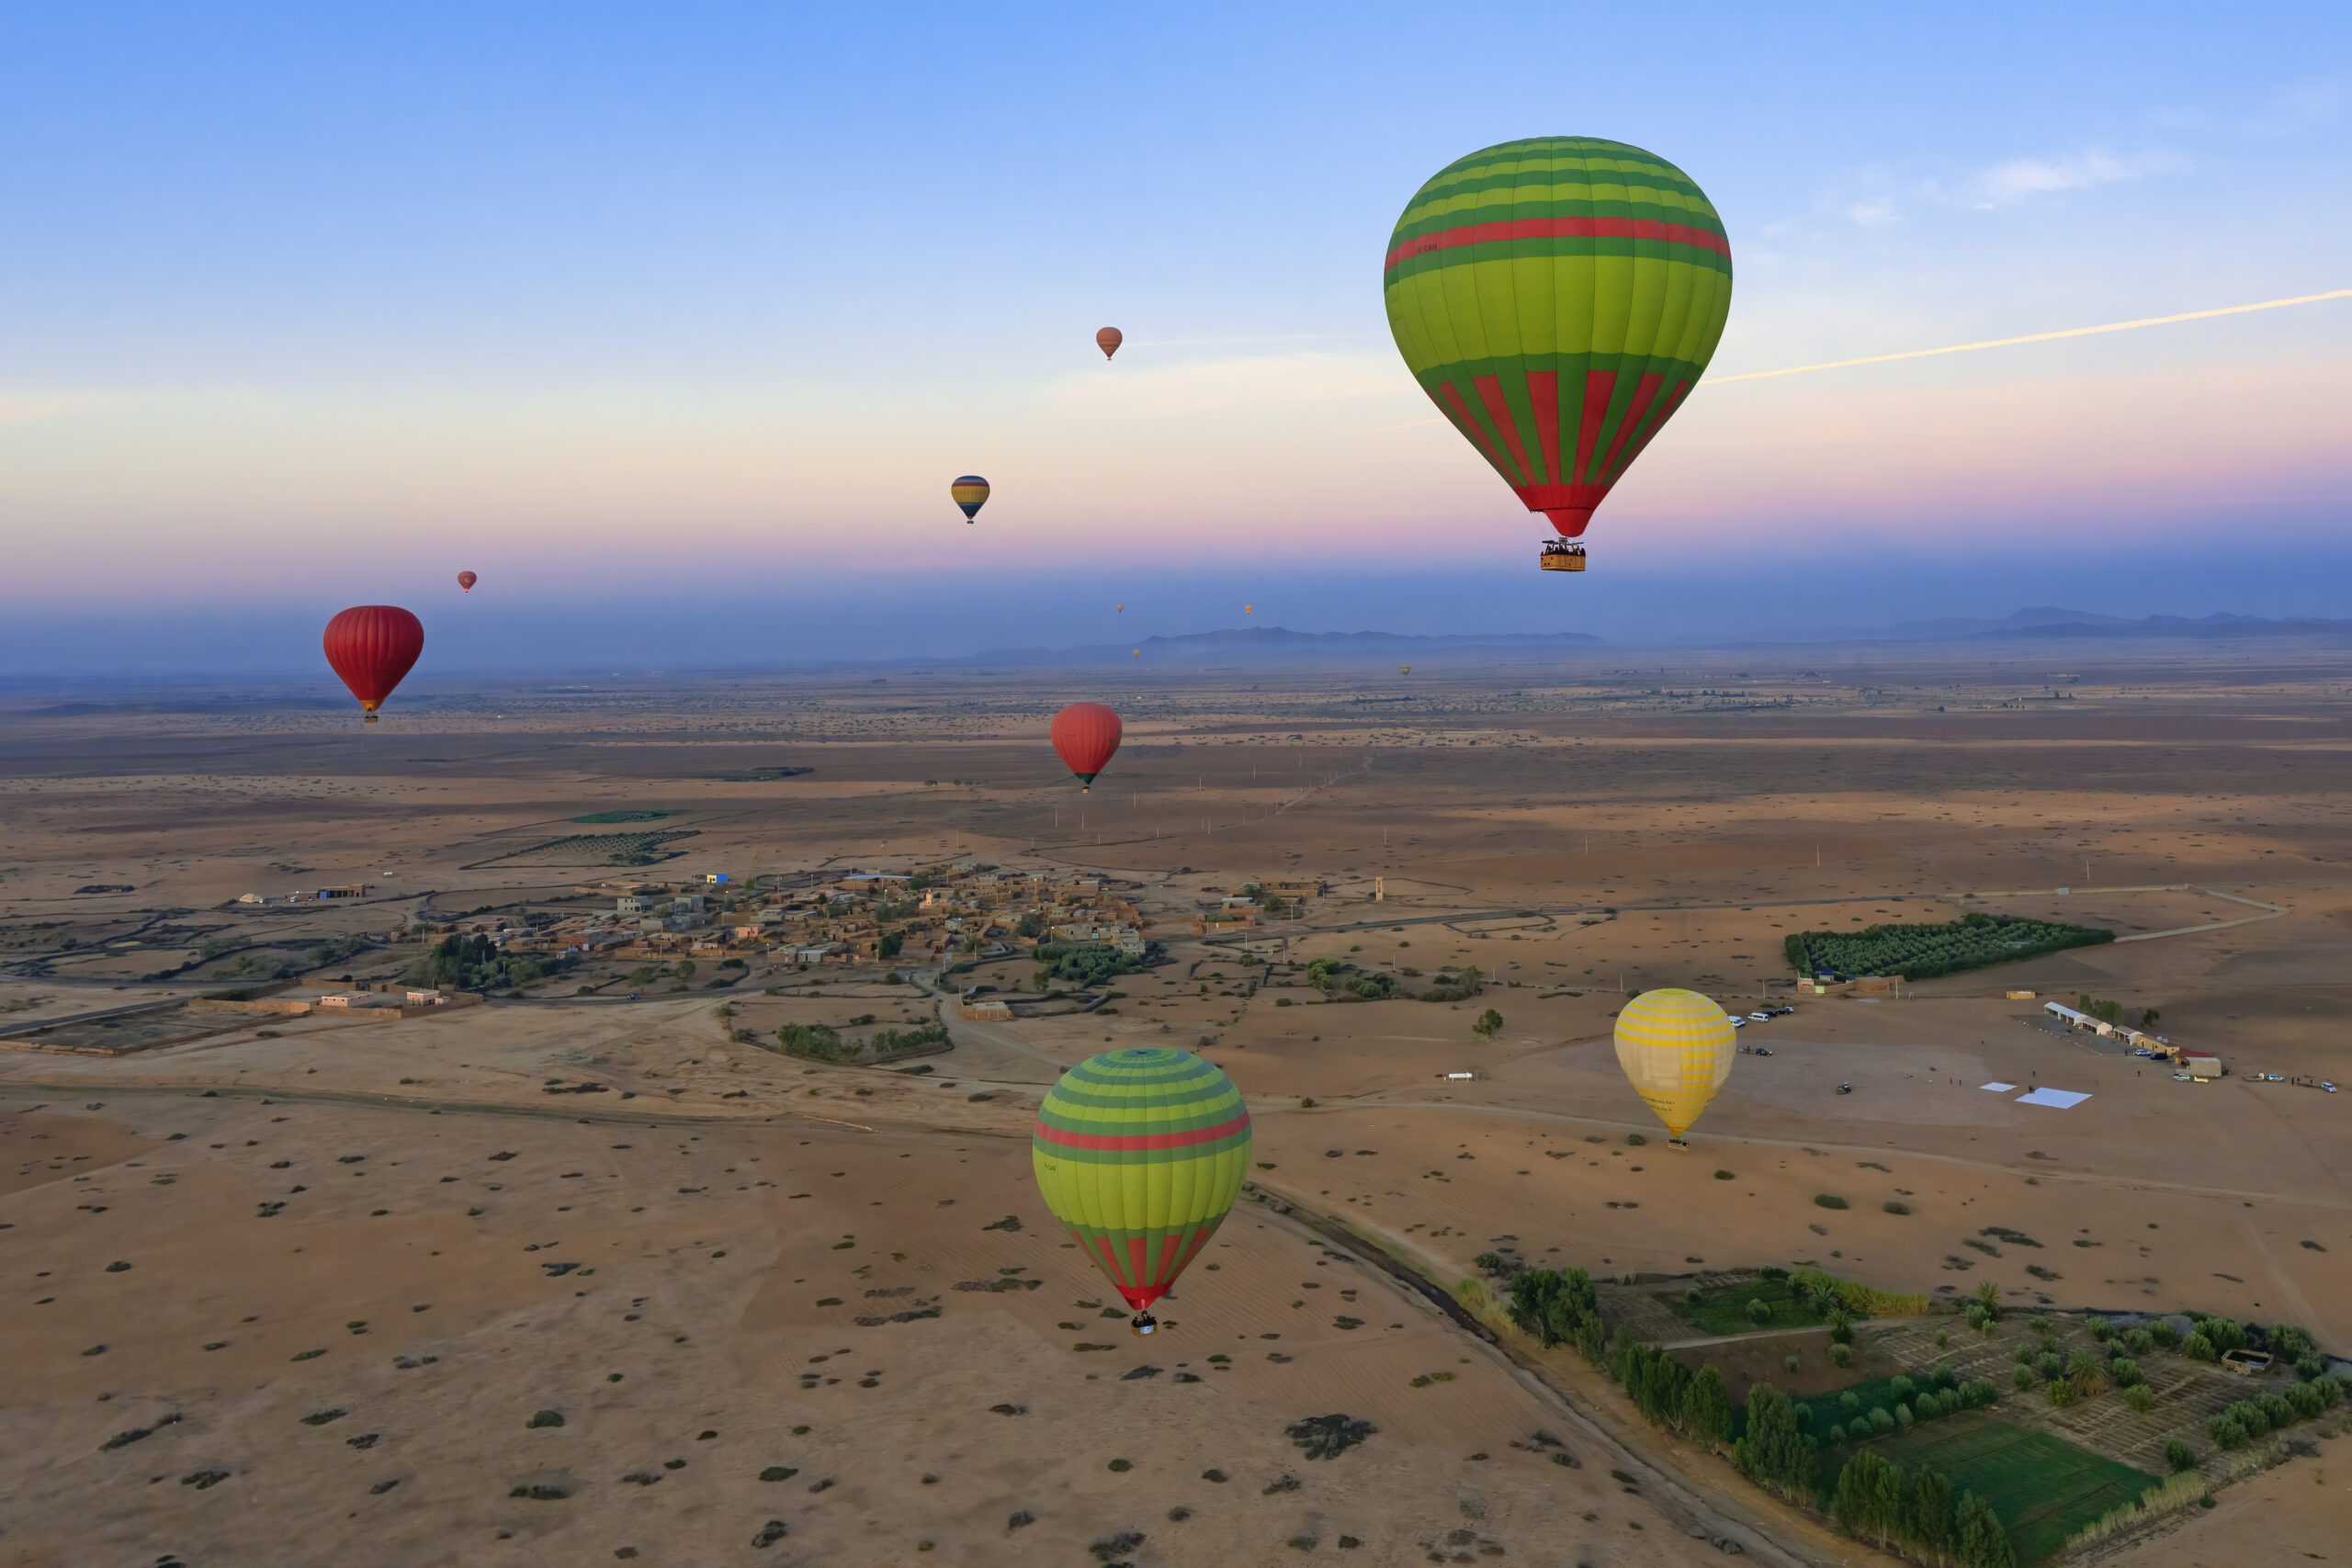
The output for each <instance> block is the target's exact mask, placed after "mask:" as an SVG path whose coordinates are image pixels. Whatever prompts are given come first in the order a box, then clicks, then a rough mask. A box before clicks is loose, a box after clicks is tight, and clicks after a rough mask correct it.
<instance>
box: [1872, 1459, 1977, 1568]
mask: <svg viewBox="0 0 2352 1568" xmlns="http://www.w3.org/2000/svg"><path fill="white" fill-rule="evenodd" d="M1830 1511H1831V1512H1832V1513H1834V1514H1836V1515H1837V1516H1838V1524H1840V1525H1842V1526H1843V1527H1845V1529H1846V1533H1847V1534H1849V1535H1851V1536H1853V1537H1855V1538H1856V1539H1858V1540H1860V1539H1872V1540H1876V1541H1877V1542H1878V1545H1879V1549H1880V1550H1881V1551H1901V1552H1902V1553H1904V1554H1905V1556H1908V1557H1912V1558H1915V1559H1917V1561H1919V1562H1933V1563H1951V1564H1956V1565H1957V1568H2016V1563H2017V1560H2018V1557H2017V1551H2016V1549H2015V1548H2014V1547H2012V1546H2011V1545H2010V1544H2009V1535H2008V1532H2007V1530H2005V1529H2002V1528H2001V1520H2000V1517H1999V1516H1998V1515H1996V1513H1994V1511H1993V1506H1992V1505H1991V1504H1990V1503H1987V1502H1986V1501H1985V1499H1984V1498H1982V1497H1979V1496H1978V1495H1976V1494H1975V1493H1973V1492H1962V1493H1961V1494H1960V1495H1958V1496H1954V1495H1952V1488H1951V1479H1950V1478H1949V1477H1947V1476H1946V1475H1945V1474H1944V1473H1943V1472H1941V1471H1939V1470H1937V1469H1935V1468H1933V1467H1932V1466H1926V1465H1923V1466H1921V1467H1920V1468H1919V1469H1917V1470H1905V1468H1904V1467H1903V1466H1901V1465H1899V1464H1897V1463H1895V1462H1894V1461H1892V1460H1890V1459H1887V1458H1885V1457H1884V1456H1883V1455H1880V1454H1876V1453H1872V1452H1871V1450H1868V1449H1865V1450H1862V1451H1861V1452H1860V1453H1858V1454H1856V1455H1855V1456H1854V1457H1853V1458H1852V1459H1849V1460H1848V1461H1846V1468H1845V1469H1843V1470H1841V1471H1839V1472H1838V1492H1837V1496H1836V1500H1835V1501H1833V1502H1832V1503H1831V1505H1830Z"/></svg>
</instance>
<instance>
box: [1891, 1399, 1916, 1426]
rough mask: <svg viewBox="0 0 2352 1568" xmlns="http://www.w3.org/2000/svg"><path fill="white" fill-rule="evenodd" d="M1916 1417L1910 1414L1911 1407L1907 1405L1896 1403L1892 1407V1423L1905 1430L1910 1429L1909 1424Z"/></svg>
mask: <svg viewBox="0 0 2352 1568" xmlns="http://www.w3.org/2000/svg"><path fill="white" fill-rule="evenodd" d="M1917 1419H1918V1417H1917V1416H1914V1415H1912V1414H1911V1407H1910V1406H1909V1405H1907V1404H1898V1405H1896V1406H1895V1407H1894V1424H1895V1425H1896V1426H1898V1427H1902V1428H1903V1429H1904V1430H1905V1431H1906V1432H1907V1431H1909V1430H1910V1429H1911V1424H1912V1423H1913V1422H1915V1421H1917Z"/></svg>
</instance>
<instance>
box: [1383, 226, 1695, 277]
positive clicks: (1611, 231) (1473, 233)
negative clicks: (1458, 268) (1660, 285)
mask: <svg viewBox="0 0 2352 1568" xmlns="http://www.w3.org/2000/svg"><path fill="white" fill-rule="evenodd" d="M1498 240H1663V241H1665V242H1666V243H1668V244H1676V245H1695V246H1697V247H1698V248H1699V249H1701V250H1702V251H1713V252H1714V253H1715V254H1717V255H1721V256H1726V257H1727V256H1729V255H1730V254H1731V242H1730V241H1728V240H1726V239H1724V237H1723V236H1722V235H1721V234H1716V233H1711V232H1710V231H1707V230H1704V229H1694V228H1692V227H1691V225H1690V224H1688V223H1666V222H1661V221H1659V220H1657V219H1655V218H1508V219H1503V220H1498V221H1496V222H1492V223H1465V224H1464V225H1463V226H1462V227H1461V228H1459V229H1440V230H1438V231H1435V232H1434V233H1429V234H1421V235H1419V236H1416V237H1415V238H1413V239H1410V240H1408V241H1406V242H1405V243H1403V244H1401V245H1399V246H1397V248H1396V249H1395V250H1393V251H1390V252H1389V253H1388V259H1387V260H1386V261H1385V263H1383V264H1382V265H1384V266H1395V265H1397V263H1398V262H1404V261H1410V260H1412V259H1413V258H1414V257H1415V256H1425V255H1428V254H1430V253H1431V252H1433V251H1451V250H1457V249H1459V248H1460V247H1462V246H1464V245H1485V244H1492V243H1495V242H1496V241H1498Z"/></svg>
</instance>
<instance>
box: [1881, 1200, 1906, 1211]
mask: <svg viewBox="0 0 2352 1568" xmlns="http://www.w3.org/2000/svg"><path fill="white" fill-rule="evenodd" d="M1879 1207H1880V1208H1881V1209H1883V1210H1885V1211H1886V1212H1887V1213H1890V1214H1907V1213H1910V1212H1911V1205H1910V1204H1908V1203H1898V1202H1896V1201H1894V1199H1892V1198H1889V1199H1888V1200H1887V1201H1885V1202H1883V1203H1881V1204H1880V1205H1879Z"/></svg>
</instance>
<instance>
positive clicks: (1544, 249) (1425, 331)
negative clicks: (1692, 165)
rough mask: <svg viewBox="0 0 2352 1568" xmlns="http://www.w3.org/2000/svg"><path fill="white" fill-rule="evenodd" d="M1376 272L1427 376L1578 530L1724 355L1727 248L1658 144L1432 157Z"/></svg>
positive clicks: (1535, 147)
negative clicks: (1655, 149) (1446, 160)
mask: <svg viewBox="0 0 2352 1568" xmlns="http://www.w3.org/2000/svg"><path fill="white" fill-rule="evenodd" d="M1382 281H1383V288H1384V290H1385V295H1386V298H1387V304H1388V326H1389V330H1390V331H1391V332H1392V333H1395V334H1396V337H1397V351H1398V352H1399V353H1401V354H1403V355H1404V356H1405V364H1406V366H1407V367H1408V368H1409V369H1410V370H1411V371H1412V372H1413V377H1414V378H1415V379H1416V380H1418V381H1419V382H1420V384H1421V389H1422V390H1423V391H1425V392H1427V393H1429V395H1430V401H1432V402H1434V403H1436V404H1437V406H1438V412H1441V413H1442V414H1443V415H1445V417H1446V418H1447V419H1448V420H1449V421H1451V422H1452V423H1453V427H1454V428H1455V429H1457V430H1459V431H1460V432H1461V433H1462V434H1464V436H1466V437H1467V438H1468V439H1469V441H1470V442H1471V444H1472V445H1473V446H1476V447H1477V448H1478V450H1479V451H1480V452H1482V453H1484V454H1485V455H1486V458H1487V461H1488V462H1489V463H1492V464H1493V465H1494V466H1495V471H1496V472H1498V473H1499V474H1501V475H1502V477H1503V479H1504V481H1505V482H1506V483H1508V484H1509V485H1510V487H1511V489H1512V490H1514V491H1517V492H1518V493H1519V498H1520V499H1521V501H1523V502H1526V503H1527V509H1528V510H1529V511H1530V512H1541V513H1545V514H1547V515H1548V516H1549V517H1550V518H1551V519H1552V524H1553V525H1554V526H1555V527H1556V528H1557V529H1558V530H1559V531H1560V532H1561V533H1562V534H1563V535H1566V536H1568V537H1569V538H1575V537H1577V536H1579V535H1581V534H1582V533H1583V532H1584V530H1585V525H1586V524H1587V523H1589V522H1590V521H1591V519H1592V512H1593V508H1595V507H1597V506H1599V505H1600V501H1601V498H1602V497H1603V496H1605V495H1607V494H1608V493H1609V490H1610V487H1611V485H1614V484H1615V483H1616V482H1617V481H1618V479H1621V478H1623V475H1624V473H1625V470H1626V468H1628V467H1630V466H1631V465H1632V463H1633V461H1634V458H1635V457H1640V456H1641V453H1642V448H1643V447H1645V446H1648V445H1649V443H1650V440H1651V438H1652V437H1654V436H1656V435H1657V433H1658V431H1659V429H1660V428H1661V427H1663V426H1664V425H1665V423H1666V422H1667V421H1668V420H1669V419H1671V418H1673V417H1674V412H1675V410H1677V409H1679V408H1680V407H1681V406H1682V400H1683V399H1684V398H1685V397H1687V396H1688V395H1689V393H1690V391H1691V388H1692V387H1693V386H1694V385H1696V384H1697V382H1698V380H1699V377H1700V375H1701V374H1702V372H1703V371H1705V369H1706V367H1707V361H1708V360H1710V359H1711V358H1713V356H1714V352H1715V343H1716V340H1718V339H1719V338H1721V337H1722V336H1723V331H1724V317H1725V316H1726V315H1727V314H1728V313H1729V311H1730V310H1731V245H1730V243H1729V242H1728V241H1727V240H1726V239H1725V238H1724V224H1723V220H1722V219H1721V218H1720V217H1718V216H1717V215H1716V213H1715V209H1714V208H1713V205H1712V204H1711V203H1709V201H1708V200H1707V197H1706V196H1705V194H1704V193H1703V192H1702V191H1701V190H1700V189H1699V187H1698V186H1696V185H1694V184H1692V183H1691V177H1690V176H1689V175H1685V174H1684V173H1683V172H1682V171H1681V170H1679V169H1678V168H1676V167H1675V166H1674V165H1673V164H1669V163H1668V162H1667V161H1666V160H1665V159H1663V158H1660V157H1658V156H1657V154H1655V153H1652V152H1643V151H1642V150H1641V149H1640V148H1638V147H1629V146H1627V145H1626V144H1625V143H1623V142H1622V141H1600V140H1598V139H1596V138H1593V137H1589V136H1539V137H1532V138H1530V139H1528V140H1526V141H1505V142H1502V143H1501V144H1499V145H1498V146H1494V147H1489V148H1487V150H1486V151H1484V152H1474V153H1472V154H1471V155H1470V156H1468V157H1467V158H1462V159H1458V160H1456V161H1455V162H1453V163H1452V164H1447V165H1446V166H1445V167H1444V168H1442V169H1441V170H1439V171H1438V172H1437V174H1436V175H1434V176H1432V177H1431V179H1430V182H1429V183H1428V184H1427V185H1425V186H1422V187H1421V188H1420V189H1419V191H1418V192H1416V193H1415V194H1414V197H1413V199H1412V200H1411V202H1409V203H1408V205H1407V206H1406V208H1405V215H1404V216H1403V217H1402V218H1399V219H1398V220H1397V231H1396V232H1395V233H1394V234H1392V235H1390V236H1389V240H1388V258H1387V264H1386V268H1385V271H1384V273H1383V274H1382Z"/></svg>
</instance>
